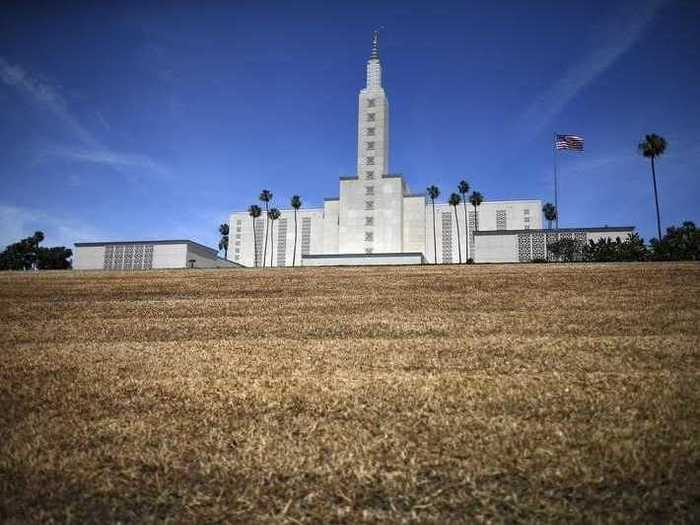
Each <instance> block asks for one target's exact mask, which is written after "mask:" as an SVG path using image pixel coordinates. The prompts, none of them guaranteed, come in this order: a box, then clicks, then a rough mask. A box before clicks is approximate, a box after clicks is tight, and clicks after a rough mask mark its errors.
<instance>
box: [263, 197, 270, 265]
mask: <svg viewBox="0 0 700 525" xmlns="http://www.w3.org/2000/svg"><path fill="white" fill-rule="evenodd" d="M267 211H268V210H267V201H265V244H263V268H265V261H266V260H267V230H268V225H269V223H270V217H269V216H268V215H267Z"/></svg>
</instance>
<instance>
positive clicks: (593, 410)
mask: <svg viewBox="0 0 700 525" xmlns="http://www.w3.org/2000/svg"><path fill="white" fill-rule="evenodd" d="M699 379H700V264H696V263H685V264H681V263H679V264H660V263H659V264H652V263H648V264H595V265H593V264H590V265H587V264H580V265H579V264H571V265H566V264H561V265H554V264H548V265H545V264H541V265H537V264H533V265H484V266H479V265H476V266H466V265H462V266H457V265H452V266H436V267H433V266H416V267H375V268H367V267H365V268H316V269H314V268H302V269H291V268H287V269H276V270H265V271H263V270H214V271H206V270H182V271H154V272H133V273H118V272H114V273H109V272H70V271H68V272H39V273H36V274H35V273H4V274H0V521H6V520H8V521H10V522H11V523H23V522H46V521H51V520H55V521H59V522H65V521H76V522H84V521H91V522H107V521H122V522H149V521H158V522H160V521H166V520H171V521H176V522H187V523H190V522H195V521H197V522H204V521H206V522H214V521H223V522H240V523H250V522H258V523H260V522H262V523H265V522H274V523H285V522H289V523H321V522H323V523H334V522H360V521H365V522H378V521H388V522H398V521H417V522H434V523H452V522H453V523H457V522H474V521H479V520H481V521H496V522H501V521H508V522H512V521H521V522H523V521H524V522H543V521H556V522H581V521H586V522H591V521H594V522H598V521H610V522H620V521H625V522H637V521H644V522H650V521H651V522H659V521H662V522H668V521H674V522H693V521H694V522H698V521H699V520H700V382H699Z"/></svg>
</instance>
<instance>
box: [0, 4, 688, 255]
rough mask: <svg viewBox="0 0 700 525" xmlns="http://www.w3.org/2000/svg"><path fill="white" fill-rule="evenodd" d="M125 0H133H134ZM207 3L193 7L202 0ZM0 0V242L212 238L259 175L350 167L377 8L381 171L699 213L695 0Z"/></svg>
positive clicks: (265, 184) (516, 194)
mask: <svg viewBox="0 0 700 525" xmlns="http://www.w3.org/2000/svg"><path fill="white" fill-rule="evenodd" d="M144 4H146V6H144ZM204 4H206V7H204ZM296 4H297V5H296V6H295V5H293V4H292V3H291V2H236V1H231V2H208V3H203V2H196V3H195V2H184V1H178V2H135V3H129V2H118V3H117V2H100V3H81V2H70V3H65V4H64V5H61V3H59V2H47V3H32V2H10V3H9V4H7V3H5V4H4V6H3V10H2V16H0V144H2V153H3V155H2V157H3V158H2V162H1V163H0V245H4V244H7V243H9V242H12V241H14V240H16V239H18V238H20V237H23V236H26V235H29V234H31V233H32V232H33V231H34V230H36V229H42V230H43V231H44V232H45V233H46V236H47V238H46V244H47V245H55V244H65V245H72V243H73V242H76V241H90V240H121V239H124V240H128V239H156V238H189V239H193V240H195V241H199V242H202V243H205V244H208V245H211V246H214V245H215V244H216V242H217V238H218V234H217V232H216V230H217V225H218V224H220V223H221V222H224V221H225V220H226V218H227V215H228V214H229V213H230V212H231V211H233V210H240V209H245V208H247V207H248V205H249V204H251V203H254V202H255V201H256V198H257V195H258V193H259V191H260V190H261V189H262V188H268V189H270V190H272V192H273V193H274V195H275V200H276V203H277V204H278V205H279V206H280V207H286V205H287V203H288V201H289V197H290V196H291V195H292V194H294V193H298V194H300V195H301V196H302V197H303V199H304V203H305V205H306V206H318V205H320V204H321V203H322V200H323V198H324V197H329V196H335V195H337V192H338V177H339V176H342V175H351V174H354V169H355V152H356V125H357V123H356V109H357V92H358V90H359V89H361V88H362V87H363V84H364V67H365V63H366V60H367V56H368V53H369V48H370V40H371V33H372V30H373V29H375V28H377V27H379V26H383V33H382V39H381V55H382V61H383V65H384V87H385V89H386V91H387V94H388V97H389V101H390V104H391V158H390V166H391V171H392V172H400V173H403V174H404V175H405V176H406V178H407V181H408V183H409V186H410V187H411V190H413V191H423V190H424V189H425V187H426V186H428V185H430V184H436V185H437V186H439V187H440V188H441V190H442V194H443V196H444V197H445V198H446V197H447V196H448V195H449V193H450V192H452V191H454V188H455V186H456V184H457V182H458V181H459V180H460V179H466V180H467V181H469V182H470V184H471V185H472V187H473V188H474V189H477V190H479V191H481V192H482V193H483V194H484V195H485V196H486V198H487V199H492V200H499V199H509V198H540V199H542V200H543V201H546V200H552V192H553V190H552V165H553V155H552V145H551V141H552V134H553V132H554V131H555V130H556V131H559V132H572V133H576V134H579V135H582V136H583V137H584V138H585V140H586V150H585V152H584V153H583V154H572V153H565V154H563V155H562V156H561V157H560V199H559V201H560V202H559V204H560V213H561V223H560V225H561V226H597V225H603V224H609V225H634V226H637V228H638V229H639V230H640V232H641V233H642V235H643V236H644V237H645V238H649V237H651V236H652V235H653V234H654V231H655V222H654V221H655V216H654V207H653V195H652V187H651V176H650V169H649V164H648V162H647V161H646V160H645V159H643V158H642V157H641V156H639V155H638V153H637V151H636V145H637V143H638V142H639V140H640V138H641V137H642V136H643V135H644V134H645V133H650V132H655V133H659V134H662V135H664V136H665V137H666V138H667V140H668V142H669V149H668V152H667V154H666V155H665V156H664V157H663V158H662V159H661V160H660V161H659V162H658V170H657V173H658V179H659V190H660V201H661V212H662V222H663V226H664V227H666V226H668V225H671V224H678V223H680V222H681V221H683V220H688V219H690V220H694V221H696V223H698V222H700V213H699V210H700V206H699V202H700V31H698V26H699V24H700V3H698V2H696V1H691V0H687V1H681V0H678V1H672V0H667V1H663V0H653V1H646V0H642V1H639V0H637V1H634V2H611V1H602V0H601V1H594V2H569V3H567V2H546V1H540V2H522V1H505V0H504V1H499V2H491V1H484V2H454V3H450V2H438V1H435V2H410V1H401V2H380V1H378V0H375V1H374V2H362V1H354V2H327V3H316V2H298V3H296Z"/></svg>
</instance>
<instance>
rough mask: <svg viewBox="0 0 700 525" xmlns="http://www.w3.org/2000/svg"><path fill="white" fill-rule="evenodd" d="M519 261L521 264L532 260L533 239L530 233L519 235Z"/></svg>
mask: <svg viewBox="0 0 700 525" xmlns="http://www.w3.org/2000/svg"><path fill="white" fill-rule="evenodd" d="M518 260H519V261H520V262H529V261H531V260H532V237H531V235H530V234H529V233H519V234H518Z"/></svg>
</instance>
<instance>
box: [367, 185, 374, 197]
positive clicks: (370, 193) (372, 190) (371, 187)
mask: <svg viewBox="0 0 700 525" xmlns="http://www.w3.org/2000/svg"><path fill="white" fill-rule="evenodd" d="M365 195H374V186H365Z"/></svg>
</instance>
